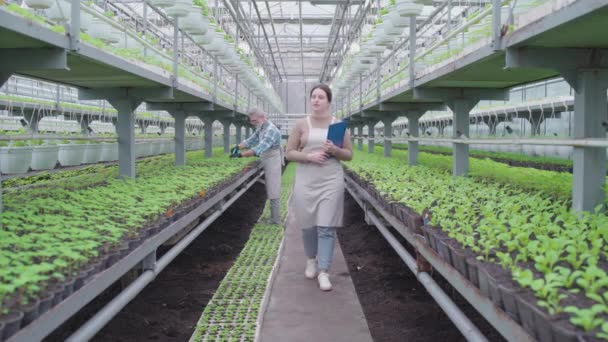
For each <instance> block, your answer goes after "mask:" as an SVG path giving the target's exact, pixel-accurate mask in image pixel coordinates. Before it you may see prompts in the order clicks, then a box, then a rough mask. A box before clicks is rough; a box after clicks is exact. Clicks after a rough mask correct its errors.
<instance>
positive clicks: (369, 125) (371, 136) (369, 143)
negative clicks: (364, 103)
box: [367, 119, 378, 153]
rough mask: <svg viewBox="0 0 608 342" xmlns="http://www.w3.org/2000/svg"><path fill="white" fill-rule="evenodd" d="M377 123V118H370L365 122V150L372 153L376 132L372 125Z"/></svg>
mask: <svg viewBox="0 0 608 342" xmlns="http://www.w3.org/2000/svg"><path fill="white" fill-rule="evenodd" d="M377 123H378V120H376V119H372V120H370V121H368V123H367V152H369V153H374V147H375V146H376V141H375V140H374V138H375V136H376V132H374V126H376V124H377Z"/></svg>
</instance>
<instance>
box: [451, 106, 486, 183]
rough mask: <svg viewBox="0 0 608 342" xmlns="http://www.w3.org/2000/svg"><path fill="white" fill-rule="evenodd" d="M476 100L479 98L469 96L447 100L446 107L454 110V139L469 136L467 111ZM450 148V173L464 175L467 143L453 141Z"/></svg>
mask: <svg viewBox="0 0 608 342" xmlns="http://www.w3.org/2000/svg"><path fill="white" fill-rule="evenodd" d="M477 102H479V100H472V99H469V98H456V99H453V100H451V101H447V105H448V107H450V109H451V110H452V112H454V129H453V133H452V134H453V135H452V137H453V138H454V139H458V138H461V137H462V136H466V137H468V136H469V113H470V112H471V109H473V107H475V106H476V105H477ZM452 148H453V150H452V154H453V169H452V173H453V174H454V176H464V175H466V174H467V173H468V172H469V145H467V144H459V143H453V144H452Z"/></svg>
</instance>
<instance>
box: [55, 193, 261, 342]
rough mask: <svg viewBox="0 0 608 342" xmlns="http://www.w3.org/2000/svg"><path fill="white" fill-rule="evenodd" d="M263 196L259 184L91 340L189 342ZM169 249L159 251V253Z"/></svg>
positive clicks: (82, 317) (99, 302)
mask: <svg viewBox="0 0 608 342" xmlns="http://www.w3.org/2000/svg"><path fill="white" fill-rule="evenodd" d="M265 200H266V190H265V188H264V186H263V185H261V184H259V183H256V184H255V185H253V186H252V187H251V188H250V189H249V190H248V191H247V192H245V194H243V196H242V197H241V198H239V200H237V201H236V202H235V203H234V204H233V205H232V206H231V207H230V208H229V209H228V210H227V211H226V212H224V214H222V216H220V217H219V218H218V219H217V220H216V221H215V222H214V223H213V224H212V225H211V226H209V227H208V228H207V229H206V230H205V231H204V232H203V233H202V234H201V235H200V236H199V237H198V238H197V239H196V240H194V241H193V242H192V243H191V244H190V246H188V248H186V249H185V250H184V251H183V252H182V253H181V254H180V255H179V256H178V257H177V258H175V259H174V260H173V262H172V263H171V264H169V266H167V268H166V269H165V270H164V271H163V272H161V273H160V275H159V276H158V277H157V278H156V279H155V280H154V281H153V282H152V283H151V284H150V285H148V286H147V287H146V288H145V289H144V290H143V291H142V292H141V293H140V294H139V295H137V297H135V299H133V301H131V303H129V304H128V305H127V306H126V307H125V308H124V309H123V310H122V311H121V312H120V313H119V314H118V315H117V316H116V317H114V319H113V320H112V321H110V323H108V325H106V326H105V327H104V328H103V329H102V330H101V331H100V332H99V333H98V334H97V335H96V336H95V337H94V338H93V339H92V341H100V342H101V341H187V340H188V339H189V338H190V336H191V335H192V333H193V331H194V326H195V324H196V322H197V321H198V319H199V317H200V316H201V314H202V312H203V310H204V308H205V305H207V303H208V302H209V300H210V299H211V297H212V296H213V294H214V293H215V290H216V289H217V287H218V286H219V284H220V282H221V281H222V279H223V278H224V276H225V275H226V273H227V272H228V270H229V269H230V267H231V266H232V264H233V263H234V260H236V257H237V256H238V255H239V254H240V252H241V250H242V248H243V246H244V245H245V243H246V242H247V240H248V239H249V234H250V232H251V228H252V227H253V225H254V224H255V222H256V221H257V220H258V218H259V217H260V215H261V214H262V210H263V209H264V202H265ZM162 249H164V250H162ZM166 250H167V248H165V247H162V248H161V249H159V251H158V255H159V257H160V255H162V254H164V252H165V251H166ZM120 289H121V285H120V282H117V283H115V284H114V285H112V286H111V287H110V288H109V289H108V290H106V291H105V292H104V293H102V294H101V295H100V296H99V297H97V298H96V299H95V300H94V301H93V302H91V303H90V304H89V305H87V306H86V307H85V308H83V309H82V310H81V311H80V312H79V313H78V314H76V315H75V316H74V317H72V319H70V320H69V321H67V322H66V323H65V324H63V325H62V326H61V327H60V328H59V329H58V330H57V331H55V332H54V333H53V334H52V335H50V336H49V337H48V338H47V339H45V341H64V340H65V339H66V338H67V337H68V336H69V335H70V334H71V333H73V332H74V331H75V330H76V329H77V328H78V327H79V326H80V325H82V324H84V323H85V322H86V320H88V319H89V318H90V317H92V316H93V314H94V313H96V312H97V311H98V310H100V309H101V308H102V307H103V306H104V305H105V304H106V303H108V302H109V300H111V299H112V298H113V297H114V296H115V295H116V294H117V293H118V292H119V291H120Z"/></svg>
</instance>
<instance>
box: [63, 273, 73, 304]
mask: <svg viewBox="0 0 608 342" xmlns="http://www.w3.org/2000/svg"><path fill="white" fill-rule="evenodd" d="M75 281H76V279H74V278H69V279H66V280H65V282H64V283H63V286H64V287H63V299H66V298H68V297H69V296H70V295H71V294H72V293H74V282H75Z"/></svg>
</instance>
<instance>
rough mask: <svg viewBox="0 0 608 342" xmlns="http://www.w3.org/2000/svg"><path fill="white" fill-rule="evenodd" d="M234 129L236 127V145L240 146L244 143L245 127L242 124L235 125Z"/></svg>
mask: <svg viewBox="0 0 608 342" xmlns="http://www.w3.org/2000/svg"><path fill="white" fill-rule="evenodd" d="M234 127H236V142H235V145H237V144H240V143H241V141H242V135H241V133H242V129H243V125H241V124H235V125H234Z"/></svg>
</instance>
